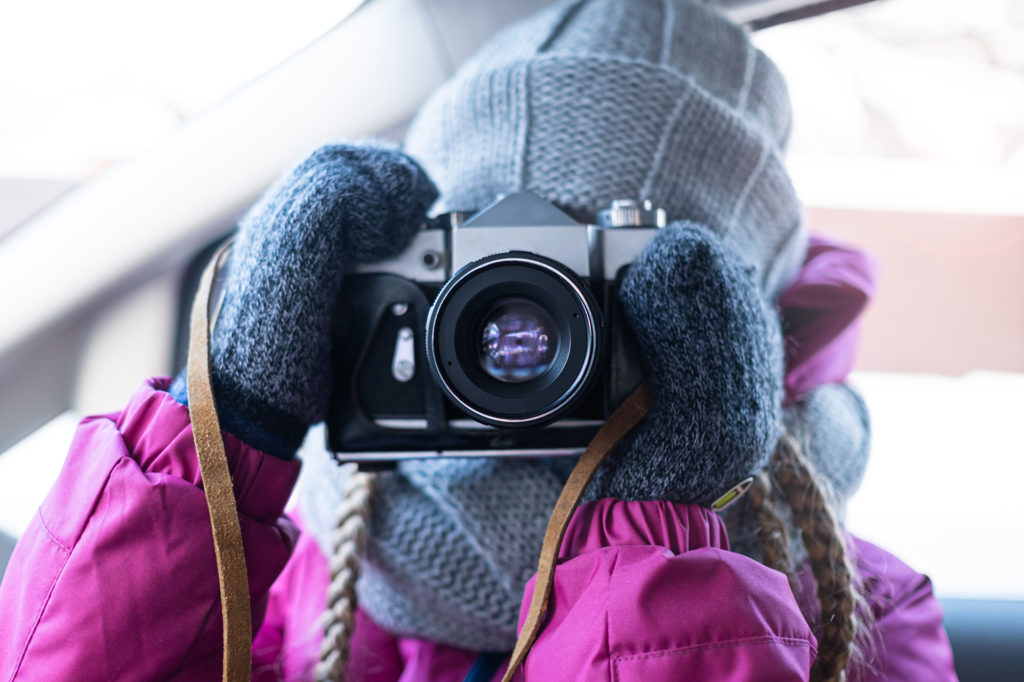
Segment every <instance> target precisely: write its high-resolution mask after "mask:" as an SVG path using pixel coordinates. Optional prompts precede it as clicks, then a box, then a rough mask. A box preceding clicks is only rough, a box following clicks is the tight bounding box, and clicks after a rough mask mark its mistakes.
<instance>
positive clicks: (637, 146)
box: [405, 0, 806, 296]
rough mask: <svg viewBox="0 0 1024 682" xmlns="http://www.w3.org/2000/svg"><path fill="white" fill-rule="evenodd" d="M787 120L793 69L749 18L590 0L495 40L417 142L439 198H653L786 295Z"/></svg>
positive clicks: (428, 112)
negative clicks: (775, 58)
mask: <svg viewBox="0 0 1024 682" xmlns="http://www.w3.org/2000/svg"><path fill="white" fill-rule="evenodd" d="M789 130H790V106H789V99H788V96H787V91H786V86H785V83H784V81H783V79H782V76H781V74H780V73H779V72H778V70H777V69H776V67H775V65H774V64H772V62H771V61H770V60H769V59H768V58H767V57H766V56H765V55H764V54H763V53H761V52H760V51H759V50H757V49H756V48H754V47H753V46H752V45H751V44H750V41H749V39H748V38H747V36H746V34H745V32H744V30H743V29H742V28H740V27H738V26H736V25H734V24H732V23H731V22H729V21H727V20H725V19H723V18H722V17H720V16H718V15H717V14H715V13H714V12H713V11H712V10H710V9H707V8H705V7H703V6H700V5H695V4H689V3H685V2H676V1H673V0H630V1H628V2H624V1H622V0H591V1H589V2H572V3H569V4H559V5H556V6H554V7H551V8H549V9H547V10H545V11H543V12H541V13H539V14H537V15H535V16H534V17H532V18H530V19H527V20H526V21H524V22H522V23H520V24H518V25H515V26H513V27H512V28H510V29H508V30H506V31H505V32H503V33H501V34H500V35H499V36H498V37H496V38H494V39H493V40H492V41H491V42H489V43H488V44H487V45H486V46H485V47H484V48H483V50H482V51H481V52H480V53H479V54H477V55H476V56H475V57H474V58H473V59H472V60H470V61H469V62H468V63H467V64H466V65H465V66H463V68H462V69H460V71H459V72H458V74H457V75H456V76H455V77H454V78H453V79H452V80H451V81H450V82H448V83H447V84H446V85H444V86H443V87H441V88H440V89H439V90H438V91H437V92H436V93H435V94H434V95H433V96H432V97H431V98H430V100H429V101H428V102H427V103H426V105H425V106H424V107H423V108H422V109H421V111H420V113H419V114H418V116H417V117H416V119H415V120H414V121H413V123H412V126H411V128H410V130H409V133H408V136H407V138H406V143H405V150H406V151H407V152H408V153H409V154H411V155H412V156H413V157H414V158H416V159H417V160H418V161H419V162H420V163H421V164H422V165H423V167H424V169H425V170H426V171H427V174H428V175H430V177H431V178H432V179H433V181H434V182H435V184H436V185H437V186H438V189H439V190H440V193H441V198H440V199H439V201H438V203H437V204H436V205H435V210H436V211H438V212H444V211H449V210H472V209H476V208H481V207H483V206H484V205H486V204H487V203H489V202H490V201H492V200H493V199H495V198H496V197H497V196H498V195H499V194H506V193H510V192H515V191H519V190H532V191H533V192H536V193H537V194H539V195H541V196H543V197H545V198H546V199H548V200H549V201H552V202H554V203H556V204H559V205H560V206H562V207H563V208H565V209H567V210H568V211H569V212H571V213H573V214H574V215H576V216H577V217H579V218H582V219H592V218H593V216H594V215H595V214H596V212H597V211H598V210H599V209H601V208H602V207H604V206H605V205H606V204H607V202H608V201H609V200H610V199H614V198H634V199H651V200H652V201H654V203H655V204H656V205H658V206H661V207H662V208H664V209H665V211H666V212H667V214H668V219H669V220H670V221H672V220H691V221H693V222H697V223H700V224H702V225H705V226H707V227H708V228H710V229H711V230H712V231H713V232H715V233H717V234H718V235H719V236H720V237H721V238H722V240H723V242H724V243H725V244H726V245H727V246H729V247H731V248H732V249H734V250H735V251H736V252H737V253H738V254H739V255H740V256H741V257H742V258H743V259H744V260H746V261H747V262H748V263H751V264H753V265H755V266H756V267H757V268H758V269H759V281H760V284H761V287H762V289H763V290H764V291H765V292H767V293H769V294H770V295H772V296H775V295H777V294H778V293H779V291H780V290H781V289H782V288H783V287H784V286H785V285H786V284H787V283H788V282H787V280H788V278H789V277H790V276H791V275H792V273H793V272H794V271H795V270H796V268H797V267H798V266H799V264H800V262H801V261H802V258H803V256H804V252H805V247H806V229H805V227H804V224H803V221H802V214H801V208H800V204H799V202H798V201H797V198H796V194H795V192H794V190H793V186H792V184H791V182H790V180H789V176H788V175H787V174H786V170H785V168H784V165H783V150H784V148H785V146H786V142H787V139H788V137H789Z"/></svg>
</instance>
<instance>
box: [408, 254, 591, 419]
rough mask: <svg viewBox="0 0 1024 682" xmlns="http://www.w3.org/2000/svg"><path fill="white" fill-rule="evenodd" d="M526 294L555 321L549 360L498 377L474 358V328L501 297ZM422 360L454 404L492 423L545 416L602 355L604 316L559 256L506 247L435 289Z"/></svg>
mask: <svg viewBox="0 0 1024 682" xmlns="http://www.w3.org/2000/svg"><path fill="white" fill-rule="evenodd" d="M511 298H525V299H526V300H528V301H530V302H532V303H534V304H536V305H538V306H540V307H541V308H542V309H544V310H545V311H546V312H547V314H548V315H550V317H551V318H553V319H554V320H556V321H557V323H558V325H557V326H558V329H557V333H556V337H557V339H556V342H557V349H556V350H555V352H554V357H553V358H552V360H551V363H550V366H549V367H548V368H547V369H546V370H545V371H544V372H542V373H541V374H540V375H538V376H537V377H536V378H531V379H529V380H526V381H523V382H516V383H507V382H503V381H501V380H499V379H497V378H495V377H494V376H493V375H490V376H488V373H487V372H486V371H485V369H484V368H483V367H482V366H481V365H480V363H479V348H478V347H474V345H473V343H474V341H476V340H477V339H478V336H477V330H479V329H480V325H481V324H482V321H483V320H484V319H485V318H486V317H487V316H488V315H489V314H492V312H493V310H494V309H495V308H496V306H498V305H499V304H500V303H501V302H503V301H505V300H508V299H511ZM426 345H427V364H428V366H429V367H430V371H431V374H432V375H433V377H434V380H435V381H436V383H437V384H438V385H439V386H440V387H441V389H442V391H443V392H444V393H445V395H446V396H447V397H448V398H449V399H450V400H451V401H452V402H454V403H455V404H456V405H457V406H458V407H459V408H460V409H462V410H463V411H464V412H466V413H467V414H469V415H470V416H471V417H473V418H474V419H476V420H477V421H480V422H483V423H485V424H490V425H492V426H498V427H529V426H539V425H541V424H544V423H547V422H549V421H551V420H553V419H555V418H557V417H558V416H559V415H561V414H563V413H565V412H566V411H567V410H569V409H570V408H571V407H572V406H573V405H574V404H575V403H576V402H577V400H578V399H579V398H581V397H582V396H583V395H585V394H586V392H587V389H588V388H589V387H590V385H591V384H592V382H593V381H594V379H595V378H596V376H597V374H598V371H597V370H598V366H599V364H600V361H601V359H602V357H603V349H604V319H603V316H602V315H601V310H600V308H599V307H598V306H597V304H596V302H595V300H594V298H593V296H592V295H591V293H590V290H589V289H588V288H587V286H586V284H585V283H584V282H583V281H582V280H581V279H580V278H579V277H578V276H577V275H576V274H575V273H574V272H572V271H571V270H569V269H568V268H566V267H565V266H564V265H562V264H561V263H558V262H556V261H553V260H550V259H547V258H543V257H541V256H537V255H535V254H531V253H525V252H511V253H506V254H499V255H494V256H488V257H487V258H483V259H481V260H479V261H476V262H474V263H470V264H469V265H467V266H466V267H464V268H463V269H462V270H461V271H460V272H458V273H457V274H456V275H455V276H454V277H452V278H451V279H450V280H449V281H448V282H447V283H446V284H445V286H444V287H443V288H442V290H441V291H440V292H439V293H438V295H437V298H436V299H435V301H434V304H433V305H432V306H431V308H430V311H429V313H428V316H427V344H426Z"/></svg>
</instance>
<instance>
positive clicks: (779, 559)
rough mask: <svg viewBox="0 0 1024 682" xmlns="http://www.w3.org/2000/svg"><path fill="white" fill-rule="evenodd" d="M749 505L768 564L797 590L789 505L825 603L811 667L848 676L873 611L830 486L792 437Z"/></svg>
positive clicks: (818, 680)
mask: <svg viewBox="0 0 1024 682" xmlns="http://www.w3.org/2000/svg"><path fill="white" fill-rule="evenodd" d="M745 505H746V507H745V509H743V510H742V511H741V513H746V514H748V515H750V516H752V517H753V518H754V519H755V521H756V527H757V534H758V538H759V540H760V542H761V551H762V557H761V561H762V563H764V564H765V565H766V566H768V567H770V568H774V569H776V570H779V571H782V572H783V573H785V574H786V575H787V576H788V577H789V581H790V584H791V585H792V586H793V588H794V592H795V591H797V590H798V589H799V586H798V585H797V580H796V576H795V571H794V566H793V561H792V558H791V553H790V550H789V546H790V542H789V531H788V527H789V524H787V523H786V521H785V520H784V519H783V514H782V513H781V511H780V509H781V508H782V507H783V506H784V507H788V509H789V514H790V519H791V522H792V527H793V528H794V529H795V530H796V531H797V532H798V533H799V536H800V540H801V544H802V546H803V548H804V550H805V551H806V553H807V563H808V565H809V567H810V570H811V572H812V573H813V575H814V580H815V582H816V583H817V597H818V601H819V603H820V605H821V615H820V623H819V625H820V632H819V633H818V657H817V659H816V660H815V661H814V665H813V666H812V668H811V680H812V681H814V682H833V681H836V682H838V681H841V680H845V679H846V672H845V671H846V667H847V665H848V664H849V662H850V660H851V658H852V657H853V655H854V654H855V653H856V652H857V650H858V646H857V640H858V638H859V637H861V636H862V635H867V634H868V633H867V624H868V623H867V622H866V621H867V620H868V619H869V618H870V613H869V611H868V610H867V609H864V608H859V607H860V606H861V605H862V604H863V597H862V595H861V593H860V590H859V588H858V584H857V573H856V570H855V568H854V565H853V560H852V558H851V556H850V553H849V552H848V550H847V547H846V542H845V539H844V536H843V534H842V532H841V529H840V524H839V520H838V518H837V516H836V512H835V509H834V506H833V505H832V503H831V502H830V501H829V494H828V489H827V485H826V484H825V483H824V482H822V480H821V479H820V478H819V477H818V476H817V475H816V473H815V472H814V469H813V467H812V465H811V464H810V462H808V461H807V459H806V458H805V457H804V456H803V454H802V453H801V452H800V448H799V446H798V445H797V443H796V441H795V440H794V439H793V438H792V437H791V436H789V435H784V436H783V437H782V438H781V439H780V440H779V443H778V445H777V447H776V449H775V452H774V454H773V455H772V458H771V460H769V463H768V465H767V466H766V467H765V469H764V470H763V471H762V472H761V473H760V474H759V475H758V476H757V477H756V478H755V481H754V484H753V485H752V486H751V489H750V491H749V492H748V493H747V495H746V501H745ZM728 518H729V519H732V520H734V519H735V518H736V517H735V516H734V515H733V516H731V517H728ZM730 525H731V524H730ZM812 625H815V624H814V623H812Z"/></svg>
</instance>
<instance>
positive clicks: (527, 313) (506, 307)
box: [480, 298, 558, 384]
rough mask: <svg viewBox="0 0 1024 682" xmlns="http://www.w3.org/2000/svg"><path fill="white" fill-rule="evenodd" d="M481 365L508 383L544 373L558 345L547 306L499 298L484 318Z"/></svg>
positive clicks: (516, 299) (515, 382)
mask: <svg viewBox="0 0 1024 682" xmlns="http://www.w3.org/2000/svg"><path fill="white" fill-rule="evenodd" d="M480 337H481V338H480V342H481V343H480V366H481V367H483V369H484V371H485V372H487V373H488V374H489V375H491V376H492V377H494V378H495V379H498V380H499V381H504V382H507V383H513V384H518V383H523V382H525V381H529V380H530V379H534V378H536V377H538V376H540V375H541V374H543V373H544V372H545V371H546V370H547V369H548V367H550V366H551V361H552V359H554V357H555V351H556V350H557V348H558V328H557V326H556V325H555V321H554V320H553V319H551V316H550V315H549V314H548V313H547V311H546V310H544V308H542V307H541V306H539V305H537V304H536V303H534V302H532V301H528V300H526V299H524V298H513V299H504V300H502V301H499V302H498V304H497V305H496V306H494V308H493V309H492V310H491V312H490V313H489V314H488V315H487V316H486V317H485V318H484V323H483V329H482V331H481V334H480Z"/></svg>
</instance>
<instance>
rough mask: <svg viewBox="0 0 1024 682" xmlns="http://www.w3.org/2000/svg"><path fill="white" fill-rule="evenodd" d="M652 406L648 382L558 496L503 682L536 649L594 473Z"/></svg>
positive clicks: (597, 439) (613, 420)
mask: <svg viewBox="0 0 1024 682" xmlns="http://www.w3.org/2000/svg"><path fill="white" fill-rule="evenodd" d="M650 406H651V389H650V386H649V385H648V384H647V382H644V383H643V384H641V385H640V387H639V388H638V389H636V390H635V391H633V393H632V394H631V395H630V396H629V397H628V398H627V399H626V402H624V403H622V405H620V406H619V408H618V409H617V410H615V412H613V413H612V416H611V417H609V418H608V421H606V422H605V423H604V426H602V427H601V429H600V430H599V431H598V432H597V435H596V436H594V439H593V440H592V441H590V445H588V446H587V449H586V451H584V453H583V455H582V456H581V457H580V460H579V462H577V463H576V468H574V469H573V470H572V473H571V474H570V475H569V480H568V481H566V483H565V487H564V488H562V494H561V495H559V496H558V502H556V503H555V510H554V511H553V512H551V520H550V521H548V530H547V532H546V533H545V534H544V545H543V547H542V548H541V550H540V561H539V562H538V565H537V580H536V581H535V582H534V586H533V600H532V601H531V602H530V610H529V611H528V612H527V614H526V621H525V622H524V623H523V628H522V630H520V631H519V638H518V639H517V640H516V646H515V648H514V649H513V650H512V658H511V660H510V661H509V664H508V670H506V671H505V676H504V677H503V678H502V682H511V680H512V677H513V676H514V675H515V672H516V670H517V669H518V668H519V666H521V665H522V664H523V661H525V660H526V654H528V653H529V651H530V647H532V646H533V642H534V640H535V639H537V635H538V634H539V633H540V627H541V624H542V622H543V620H544V613H545V612H546V611H547V608H548V599H549V598H550V596H551V587H552V584H553V582H554V579H555V564H556V562H557V561H558V550H559V548H560V547H561V545H562V538H563V537H565V531H566V529H567V528H568V527H569V520H570V519H571V518H572V514H573V512H574V511H575V510H576V507H577V505H579V503H580V498H581V497H582V496H583V491H584V490H586V488H587V484H589V483H590V479H591V478H593V477H594V472H596V471H597V467H599V466H600V465H601V462H603V461H604V458H605V456H606V455H607V454H608V453H609V452H611V450H612V448H614V447H615V445H616V444H617V443H618V442H619V441H620V440H622V439H623V438H624V437H625V435H626V434H627V433H629V432H630V430H632V428H633V427H634V426H636V424H637V422H639V421H640V420H641V419H642V418H643V416H644V415H645V414H647V410H648V409H650Z"/></svg>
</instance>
